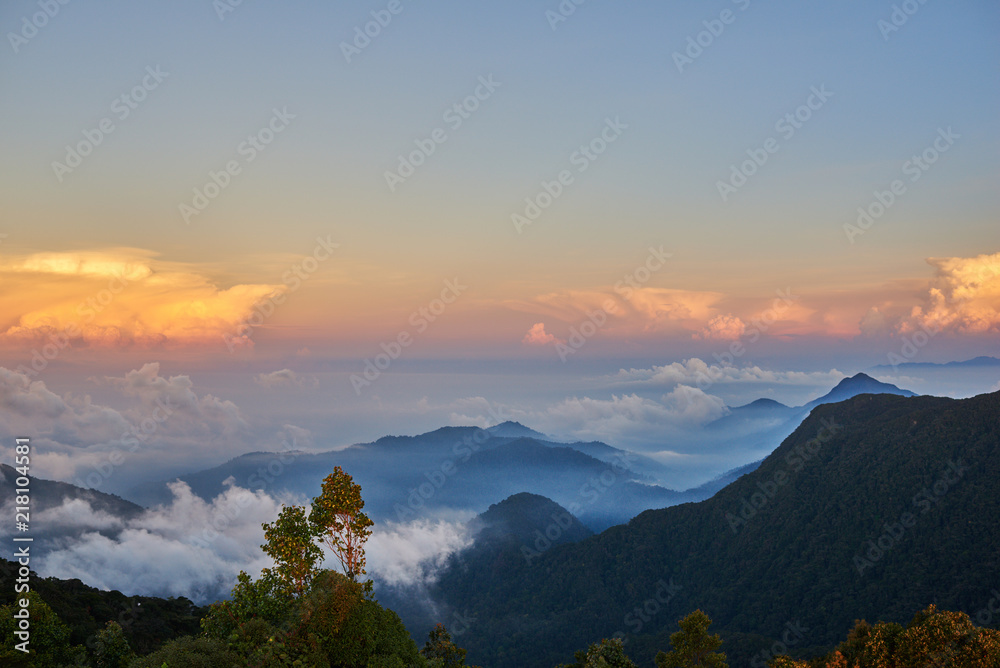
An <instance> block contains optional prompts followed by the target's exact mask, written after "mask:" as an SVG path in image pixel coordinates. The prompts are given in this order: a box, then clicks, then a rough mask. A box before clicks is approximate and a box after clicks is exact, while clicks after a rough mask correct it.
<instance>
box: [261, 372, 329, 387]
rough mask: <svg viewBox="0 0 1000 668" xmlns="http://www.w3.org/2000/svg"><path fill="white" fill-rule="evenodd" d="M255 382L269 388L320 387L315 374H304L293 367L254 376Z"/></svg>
mask: <svg viewBox="0 0 1000 668" xmlns="http://www.w3.org/2000/svg"><path fill="white" fill-rule="evenodd" d="M254 382H255V383H257V384H258V385H260V386H261V387H266V388H268V389H276V388H277V389H284V388H290V387H312V388H315V387H319V379H318V378H316V377H315V376H302V375H299V374H297V373H295V372H294V371H292V370H291V369H279V370H278V371H272V372H271V373H262V374H258V375H257V376H255V377H254Z"/></svg>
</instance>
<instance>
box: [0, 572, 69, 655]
mask: <svg viewBox="0 0 1000 668" xmlns="http://www.w3.org/2000/svg"><path fill="white" fill-rule="evenodd" d="M22 599H24V600H27V602H28V605H27V607H26V608H25V607H22V606H21V605H20V601H21V600H22ZM23 609H27V610H28V611H29V614H30V615H31V616H30V642H29V644H28V649H29V650H30V652H29V653H28V654H25V653H24V652H22V651H20V650H18V649H17V648H16V645H17V644H18V643H19V642H22V641H21V639H19V638H18V637H17V636H15V635H14V631H16V630H18V629H19V628H20V626H19V624H18V619H17V618H15V617H14V615H15V614H17V613H18V612H19V611H20V610H23ZM0 633H2V634H3V637H2V638H0V665H2V666H4V667H5V668H6V667H11V668H13V667H15V666H61V665H64V664H71V663H74V662H75V661H76V660H77V659H82V657H83V655H84V653H85V651H84V648H83V646H81V645H70V629H69V627H68V626H67V625H66V624H64V623H63V621H62V620H61V619H59V616H58V615H57V614H56V613H55V612H54V611H53V610H52V608H50V607H49V605H48V604H47V603H46V602H45V601H44V600H43V599H42V597H41V596H39V595H38V593H37V592H35V591H29V592H25V593H24V594H18V595H17V598H16V599H15V600H14V602H13V603H11V604H10V605H5V606H2V607H0Z"/></svg>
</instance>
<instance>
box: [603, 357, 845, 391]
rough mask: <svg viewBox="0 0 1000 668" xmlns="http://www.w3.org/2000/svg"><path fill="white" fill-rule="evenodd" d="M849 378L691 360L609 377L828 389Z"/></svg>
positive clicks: (649, 381)
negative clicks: (831, 385) (823, 386)
mask: <svg viewBox="0 0 1000 668" xmlns="http://www.w3.org/2000/svg"><path fill="white" fill-rule="evenodd" d="M846 377H847V376H846V375H845V374H843V373H841V372H840V371H837V370H836V369H831V370H830V371H812V372H806V371H769V370H765V369H761V368H760V367H759V366H745V367H735V366H731V365H715V364H711V365H710V364H708V363H707V362H705V361H703V360H701V359H698V358H697V357H692V358H690V359H687V360H684V361H683V362H673V363H671V364H665V365H663V366H652V367H650V368H648V369H620V370H619V371H618V373H616V374H614V375H611V376H606V377H605V379H606V380H607V381H608V382H611V383H614V384H618V385H631V384H635V385H652V386H667V387H672V386H677V385H682V384H687V385H694V386H696V387H709V386H711V385H714V384H716V383H720V384H722V383H778V384H782V385H829V384H836V383H838V382H840V381H841V380H843V379H844V378H846Z"/></svg>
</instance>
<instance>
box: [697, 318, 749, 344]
mask: <svg viewBox="0 0 1000 668" xmlns="http://www.w3.org/2000/svg"><path fill="white" fill-rule="evenodd" d="M745 331H747V326H746V324H745V323H744V322H743V321H742V320H740V319H739V318H738V317H737V316H735V315H732V314H730V315H717V316H715V317H714V318H712V319H711V320H709V321H708V326H706V327H705V328H704V329H703V330H701V332H700V333H698V334H695V338H698V339H710V340H711V339H721V340H724V341H736V340H738V339H739V338H740V337H741V336H743V333H744V332H745Z"/></svg>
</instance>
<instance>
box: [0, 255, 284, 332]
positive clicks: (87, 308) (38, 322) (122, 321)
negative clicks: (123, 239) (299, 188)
mask: <svg viewBox="0 0 1000 668" xmlns="http://www.w3.org/2000/svg"><path fill="white" fill-rule="evenodd" d="M0 281H3V284H4V286H5V287H6V288H8V290H7V291H5V295H4V296H3V297H2V298H0V313H4V314H5V315H6V316H7V317H8V320H7V322H0V343H6V344H8V345H13V346H31V345H36V344H38V343H40V342H50V341H54V340H57V341H60V342H62V343H63V344H65V345H72V346H94V347H122V346H133V345H138V346H158V345H188V344H192V343H212V344H216V343H222V342H223V336H224V335H229V336H232V335H234V334H235V333H236V330H237V328H238V327H239V326H240V324H241V323H243V322H245V321H246V320H247V319H248V318H249V317H250V316H251V314H252V313H253V310H254V306H255V304H258V303H259V302H261V301H262V300H264V299H265V298H267V297H268V296H271V295H275V294H277V293H282V292H284V290H285V286H283V285H234V286H232V287H229V288H226V289H222V288H220V287H218V286H217V285H215V284H213V283H212V282H211V281H210V280H209V279H208V278H207V277H205V276H203V275H202V274H200V273H199V272H198V271H197V270H196V269H195V268H193V267H191V266H185V265H171V264H168V263H163V262H158V261H156V259H155V258H154V255H153V254H152V253H150V252H148V251H142V250H137V249H112V250H107V251H100V252H96V251H95V252H67V253H41V254H35V255H30V256H27V257H21V258H8V259H7V260H6V261H5V262H0ZM60 347H63V346H60Z"/></svg>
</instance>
